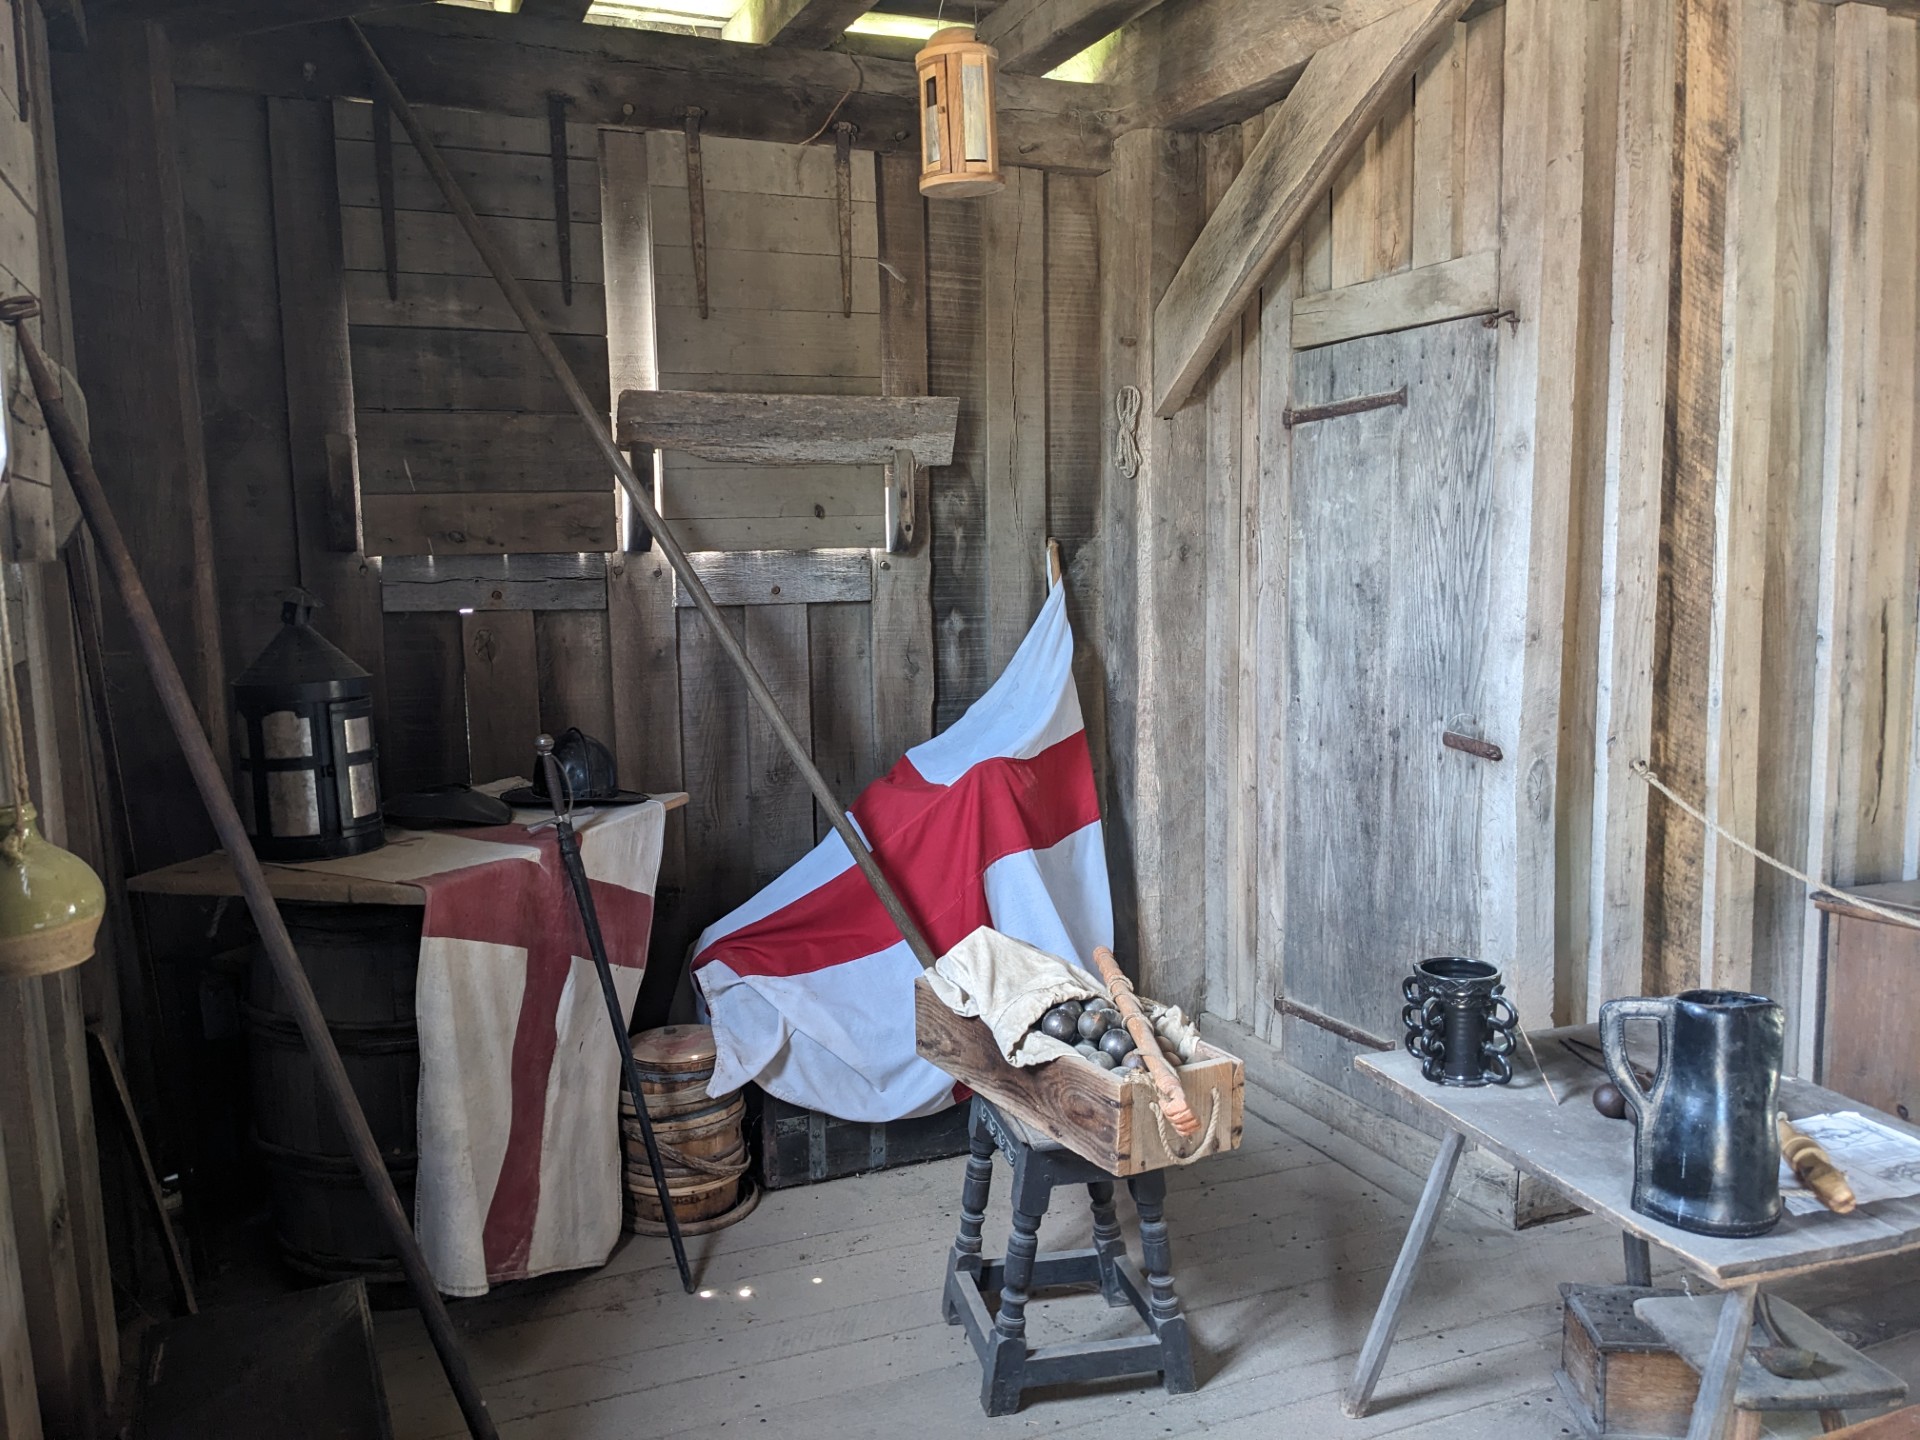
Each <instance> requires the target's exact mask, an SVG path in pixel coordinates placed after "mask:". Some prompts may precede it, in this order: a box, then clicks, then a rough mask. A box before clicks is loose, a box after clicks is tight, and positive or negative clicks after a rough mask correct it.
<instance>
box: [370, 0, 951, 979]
mask: <svg viewBox="0 0 1920 1440" xmlns="http://www.w3.org/2000/svg"><path fill="white" fill-rule="evenodd" d="M342 23H343V24H345V25H346V27H347V30H348V32H349V33H350V34H352V36H353V38H354V41H355V43H357V44H358V45H359V47H360V50H361V52H362V53H363V54H364V55H365V56H366V60H367V65H368V67H369V69H370V70H371V73H372V76H373V83H374V89H375V91H376V93H377V94H378V96H379V98H380V99H382V100H384V101H385V102H386V104H387V108H388V109H389V110H391V111H392V112H393V114H394V117H395V118H396V119H398V120H399V122H400V124H401V126H402V127H403V128H405V130H406V132H407V135H408V137H409V138H410V139H411V140H412V141H413V147H414V149H415V150H417V151H419V152H420V159H421V161H422V163H424V164H425V165H426V167H427V173H428V174H430V175H432V176H433V179H434V183H435V184H436V185H438V186H439V187H440V193H441V194H442V195H443V196H444V197H446V201H447V206H448V208H449V209H451V210H452V211H453V214H454V218H455V219H456V220H458V221H459V222H460V228H461V229H463V230H465V231H466V232H467V238H468V239H469V240H471V241H472V242H473V248H474V249H475V250H477V251H479V253H480V260H481V263H483V264H484V265H485V266H486V267H487V271H488V273H489V274H491V275H492V276H493V278H494V280H495V282H496V283H498V285H499V286H500V291H501V293H502V294H503V295H504V296H505V297H506V300H507V304H508V305H509V306H511V307H512V309H513V313H514V314H515V315H516V316H518V317H519V320H520V324H521V327H522V328H523V329H525V330H526V332H527V336H528V338H529V339H531V340H532V341H533V348H534V349H536V350H538V351H539V352H540V358H541V359H542V360H545V361H546V362H547V368H548V369H549V370H551V371H552V372H553V378H554V379H555V380H556V381H558V382H559V385H560V388H561V389H562V390H564V391H565V392H566V396H567V399H568V400H569V401H570V402H571V403H572V405H573V408H574V409H575V410H576V411H578V412H579V415H580V419H581V421H582V422H583V423H584V424H585V425H586V427H587V429H588V430H589V431H590V432H591V433H592V435H593V439H594V443H595V444H596V445H598V446H599V448H600V453H601V454H602V455H603V456H604V457H605V458H606V461H607V463H608V464H609V465H610V466H612V467H613V473H614V475H615V476H616V477H618V479H619V481H620V485H621V488H623V489H624V490H625V491H626V492H627V498H628V499H629V500H630V501H632V502H633V507H634V509H635V510H637V511H638V512H639V514H640V519H641V521H642V522H643V523H644V524H645V525H646V527H647V529H648V531H649V532H650V533H651V534H652V535H653V538H654V542H655V543H656V544H657V545H659V547H660V553H661V554H663V555H665V556H666V557H667V563H668V564H669V565H671V566H672V567H673V573H674V574H675V575H676V576H678V577H679V580H680V584H681V585H682V586H683V587H685V589H686V591H687V593H688V594H689V595H691V596H692V597H693V604H694V608H695V609H696V610H698V611H699V612H700V614H701V616H702V617H703V618H704V619H705V620H706V622H707V624H708V625H710V626H712V627H713V635H714V639H715V640H716V641H717V642H718V643H719V645H720V649H721V651H722V652H723V653H724V654H725V655H726V657H727V659H728V660H730V661H732V662H733V665H734V668H735V669H737V670H738V671H739V672H740V678H741V679H743V680H744V681H746V685H747V693H748V694H749V695H751V696H753V702H754V704H756V705H758V706H759V707H760V710H761V712H762V713H763V714H764V715H765V716H766V717H767V723H768V724H769V725H771V726H772V727H773V733H774V735H775V736H777V737H778V738H779V741H780V744H781V747H782V748H783V749H785V750H786V752H787V753H788V754H789V755H790V756H792V757H793V763H794V768H796V769H797V770H798V771H799V772H800V776H801V778H802V779H804V780H805V781H806V782H807V788H808V789H809V790H811V791H812V792H813V798H814V799H816V800H818V801H819V802H820V808H821V809H822V810H823V811H825V812H826V816H827V821H828V823H829V824H831V825H832V826H833V829H834V833H835V834H837V835H838V836H839V837H840V839H841V841H842V843H844V844H845V845H846V847H847V850H848V852H849V853H850V854H851V855H852V856H853V863H854V864H855V865H857V866H858V867H859V868H860V873H861V874H862V875H863V876H865V877H866V881H867V884H869V885H870V886H872V887H873V893H874V894H875V895H876V896H878V897H879V899H880V904H881V905H882V906H883V907H884V908H885V909H886V912H887V915H888V917H889V918H890V919H891V920H892V921H893V923H894V925H895V926H896V927H898V929H899V931H900V934H901V935H902V936H903V937H904V938H905V939H906V942H907V947H908V948H909V949H910V950H912V951H913V955H914V958H915V959H916V960H918V961H919V962H920V963H921V964H922V965H923V966H925V967H927V968H928V969H931V968H932V967H933V963H934V960H935V959H936V958H937V957H936V956H935V955H934V953H933V947H932V945H930V944H928V943H927V937H926V936H925V935H924V934H923V933H921V930H920V926H919V925H918V924H917V923H916V922H915V921H914V918H913V917H912V916H911V915H909V914H908V913H907V907H906V906H905V905H904V904H903V903H901V900H900V896H899V895H898V894H897V893H896V892H895V891H894V888H893V886H892V885H891V884H890V883H889V882H888V880H887V877H886V875H885V874H883V873H882V872H881V869H880V866H879V863H878V862H877V861H875V859H874V858H873V852H872V851H871V850H869V849H868V848H867V843H866V841H865V840H863V839H861V838H860V832H859V831H858V830H856V829H855V828H854V826H853V821H852V820H851V819H849V818H848V816H847V812H846V809H845V807H844V806H842V805H841V803H840V801H839V799H838V797H836V796H835V795H834V793H833V787H832V786H830V785H828V784H827V781H826V777H825V776H824V775H822V774H821V773H820V771H819V768H818V767H817V766H815V764H814V763H813V757H812V756H811V755H809V754H808V753H807V747H806V746H804V745H802V744H801V743H800V737H799V736H798V735H797V734H795V733H794V729H793V726H792V724H791V723H789V721H788V720H787V717H786V716H785V714H783V713H782V712H781V709H780V702H779V701H778V700H776V699H774V696H773V691H771V690H769V689H768V688H767V682H766V681H765V680H764V679H762V678H761V675H760V672H759V670H758V669H756V668H755V667H754V664H753V661H751V660H749V659H748V658H747V652H746V648H745V647H744V646H742V645H741V643H740V639H739V637H738V636H736V635H735V634H734V633H733V630H732V628H731V627H730V626H728V624H727V623H726V621H725V620H724V619H723V618H722V617H721V614H720V607H719V606H718V605H716V604H714V601H713V596H711V595H709V594H708V593H707V587H706V585H705V584H703V583H702V582H701V579H700V576H699V574H698V572H696V571H695V570H694V568H693V563H692V562H691V561H690V560H688V559H687V552H686V551H685V550H684V549H682V548H681V545H680V542H679V540H677V539H676V538H675V537H674V534H673V531H672V530H670V529H668V528H667V523H666V522H665V521H664V520H662V519H661V518H660V512H659V510H657V509H656V508H655V507H654V503H653V497H652V496H651V495H649V494H648V493H647V487H646V486H644V485H642V484H641V483H640V478H639V477H638V476H637V475H635V474H634V473H633V466H632V465H630V464H629V463H628V462H627V457H626V455H625V454H623V453H622V451H621V449H620V446H619V445H618V444H617V443H615V441H614V438H613V431H612V428H611V427H610V426H609V425H608V423H607V417H606V416H605V415H603V414H602V413H601V412H600V411H599V409H598V408H597V407H596V406H595V405H594V403H593V400H592V399H591V398H590V397H589V396H588V394H587V392H586V388H585V387H584V386H582V385H581V383H580V378H579V376H577V375H575V374H574V373H573V367H572V366H571V365H569V364H568V363H567V360H566V357H565V356H564V355H562V354H561V353H560V347H559V346H557V345H555V344H554V343H553V335H552V333H551V332H550V331H549V330H548V329H547V326H546V322H545V321H544V320H542V319H541V318H540V312H539V311H538V310H536V309H535V308H534V305H533V301H532V300H531V299H530V298H528V295H527V292H526V287H525V286H523V285H522V284H521V283H520V281H519V280H518V279H516V278H515V277H514V274H513V271H512V269H511V267H509V266H508V264H507V260H506V256H505V255H504V254H502V253H501V250H500V247H499V246H498V245H497V244H495V243H494V239H493V236H492V235H491V234H490V233H488V231H487V228H486V226H485V225H484V224H483V223H482V222H481V220H480V217H479V216H478V215H477V214H476V213H475V212H474V208H473V206H472V204H471V203H470V202H469V201H468V200H467V196H466V192H465V191H464V190H462V189H461V187H460V182H459V180H458V179H456V178H455V176H454V173H453V171H452V170H451V169H449V168H448V167H447V162H446V160H445V159H444V158H443V157H442V156H441V154H440V148H439V147H438V146H437V145H435V144H434V143H433V137H432V136H430V135H429V134H427V132H426V130H425V128H424V127H423V126H422V125H421V123H420V118H419V116H417V115H415V114H414V113H413V107H412V106H411V105H409V104H408V103H407V97H406V96H405V95H403V94H401V93H400V87H399V86H398V85H397V84H395V83H394V79H393V76H392V75H390V74H388V73H387V67H386V66H385V65H384V64H382V63H381V60H380V55H379V53H378V52H377V51H376V50H375V49H374V48H373V44H372V42H371V41H369V40H368V39H367V36H366V32H365V31H363V30H362V29H361V28H360V26H359V25H358V24H356V23H355V22H354V21H352V20H346V21H343V22H342Z"/></svg>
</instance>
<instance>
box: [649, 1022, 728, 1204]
mask: <svg viewBox="0 0 1920 1440" xmlns="http://www.w3.org/2000/svg"><path fill="white" fill-rule="evenodd" d="M714 1055H715V1051H714V1045H713V1032H712V1030H711V1029H709V1028H708V1027H707V1026H705V1025H667V1026H663V1027H661V1028H660V1029H658V1030H647V1031H643V1032H642V1033H641V1034H639V1035H636V1036H634V1037H633V1058H634V1062H635V1064H636V1065H637V1066H638V1068H639V1070H640V1089H641V1093H642V1095H643V1096H644V1097H645V1100H646V1105H647V1115H648V1117H649V1118H650V1119H651V1120H652V1122H653V1137H654V1141H655V1142H656V1143H657V1144H658V1146H659V1147H660V1160H661V1169H662V1170H663V1171H664V1173H665V1175H666V1181H667V1194H668V1195H669V1196H670V1197H671V1198H672V1200H673V1208H674V1214H675V1216H676V1217H677V1218H678V1219H679V1221H680V1223H681V1224H682V1225H683V1226H689V1225H694V1224H697V1223H699V1222H703V1221H705V1222H713V1223H712V1224H711V1225H710V1226H709V1227H708V1228H718V1227H719V1225H720V1224H724V1223H729V1222H727V1221H725V1220H724V1219H723V1218H722V1217H724V1216H726V1215H728V1214H729V1213H730V1212H737V1213H739V1214H744V1213H745V1207H742V1206H741V1205H740V1200H741V1181H742V1179H743V1177H744V1176H745V1175H746V1171H747V1142H746V1134H745V1129H744V1125H743V1121H744V1119H745V1116H746V1099H745V1097H744V1096H742V1095H741V1094H740V1092H739V1091H737V1090H736V1091H732V1092H730V1093H728V1094H726V1095H719V1096H711V1095H708V1094H707V1083H708V1081H709V1080H711V1079H712V1078H713V1065H714ZM620 1124H621V1130H622V1132H623V1139H624V1141H625V1149H626V1156H627V1162H626V1188H627V1228H628V1229H630V1230H638V1231H641V1232H642V1233H649V1234H651V1233H657V1231H658V1228H659V1227H660V1226H662V1225H664V1224H665V1221H666V1217H665V1215H664V1214H663V1213H662V1211H661V1208H660V1197H659V1193H658V1191H657V1190H656V1188H655V1186H654V1183H653V1171H652V1169H651V1167H650V1166H649V1165H648V1163H647V1152H646V1147H645V1145H644V1143H643V1137H642V1135H641V1133H640V1122H639V1119H638V1117H636V1116H635V1115H634V1112H633V1098H632V1096H631V1095H629V1094H627V1093H626V1092H625V1090H624V1089H623V1090H622V1092H621V1096H620Z"/></svg>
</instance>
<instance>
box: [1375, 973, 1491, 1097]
mask: <svg viewBox="0 0 1920 1440" xmlns="http://www.w3.org/2000/svg"><path fill="white" fill-rule="evenodd" d="M1400 993H1401V994H1402V995H1403V996H1405V997H1406V1001H1407V1003H1406V1007H1405V1008H1404V1009H1403V1010H1401V1012H1400V1019H1401V1023H1403V1024H1404V1025H1405V1026H1406V1028H1407V1053H1408V1054H1410V1055H1412V1056H1414V1057H1415V1058H1416V1059H1418V1060H1419V1061H1420V1073H1421V1074H1422V1075H1424V1076H1426V1077H1427V1079H1428V1080H1430V1081H1432V1082H1433V1083H1434V1084H1436V1085H1504V1084H1506V1083H1507V1082H1508V1081H1509V1080H1511V1079H1512V1078H1513V1065H1512V1063H1511V1062H1510V1061H1509V1060H1508V1059H1507V1057H1508V1056H1509V1055H1511V1054H1512V1053H1513V1032H1514V1027H1515V1026H1516V1025H1517V1024H1518V1023H1519V1019H1520V1017H1519V1016H1518V1015H1517V1014H1516V1013H1515V1012H1514V1008H1513V1003H1512V1002H1511V1001H1510V1000H1508V999H1507V997H1506V992H1505V990H1504V989H1503V988H1502V986H1501V983H1500V971H1499V968H1498V967H1497V966H1493V965H1489V964H1488V963H1487V962H1486V961H1484V960H1468V959H1466V958H1464V957H1462V956H1459V955H1442V956H1438V957H1436V958H1434V959H1432V960H1422V961H1421V962H1420V963H1419V964H1417V965H1415V966H1414V967H1413V973H1412V974H1411V975H1409V976H1407V978H1406V979H1405V980H1403V981H1402V982H1401V983H1400Z"/></svg>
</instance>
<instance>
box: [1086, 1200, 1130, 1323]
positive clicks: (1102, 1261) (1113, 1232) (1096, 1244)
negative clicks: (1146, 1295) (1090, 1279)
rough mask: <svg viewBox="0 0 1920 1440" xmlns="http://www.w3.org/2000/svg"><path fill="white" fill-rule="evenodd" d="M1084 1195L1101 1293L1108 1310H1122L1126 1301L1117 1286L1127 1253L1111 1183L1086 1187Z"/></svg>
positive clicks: (1119, 1287) (1125, 1296) (1123, 1293)
mask: <svg viewBox="0 0 1920 1440" xmlns="http://www.w3.org/2000/svg"><path fill="white" fill-rule="evenodd" d="M1087 1194H1088V1195H1090V1196H1092V1197H1093V1253H1094V1258H1095V1260H1097V1261H1098V1262H1099V1265H1100V1293H1101V1294H1102V1295H1104V1296H1106V1298H1107V1305H1108V1306H1109V1307H1110V1308H1112V1309H1116V1310H1118V1309H1123V1308H1124V1307H1125V1306H1126V1305H1127V1304H1128V1300H1127V1292H1126V1291H1125V1290H1123V1289H1122V1288H1121V1286H1120V1261H1121V1259H1122V1258H1123V1257H1124V1256H1125V1255H1126V1253H1127V1239H1126V1236H1125V1235H1123V1234H1121V1232H1120V1217H1119V1215H1118V1214H1116V1213H1115V1211H1114V1208H1113V1182H1112V1181H1111V1180H1095V1181H1094V1182H1093V1183H1091V1184H1090V1185H1088V1186H1087Z"/></svg>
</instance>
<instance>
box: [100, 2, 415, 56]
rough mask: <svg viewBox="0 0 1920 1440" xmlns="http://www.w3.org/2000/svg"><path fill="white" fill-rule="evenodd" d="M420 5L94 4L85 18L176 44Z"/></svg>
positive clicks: (401, 3)
mask: <svg viewBox="0 0 1920 1440" xmlns="http://www.w3.org/2000/svg"><path fill="white" fill-rule="evenodd" d="M423 3H424V0H94V3H93V4H92V5H91V7H90V9H89V14H92V15H94V16H95V17H97V19H98V20H99V21H100V22H101V23H104V24H112V23H114V22H116V21H123V20H135V21H144V20H158V21H161V22H162V23H164V24H165V25H166V27H167V38H168V39H169V40H171V41H173V42H174V44H176V45H182V44H191V43H193V42H195V41H198V40H212V39H216V38H218V37H220V36H223V35H248V34H255V33H258V32H260V31H265V30H278V29H283V28H286V27H289V26H294V25H314V24H319V23H321V22H323V21H327V20H345V19H349V18H354V17H358V16H363V15H371V14H374V13H376V12H378V11H382V10H396V9H404V8H419V7H420V6H421V5H422V4H423Z"/></svg>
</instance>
